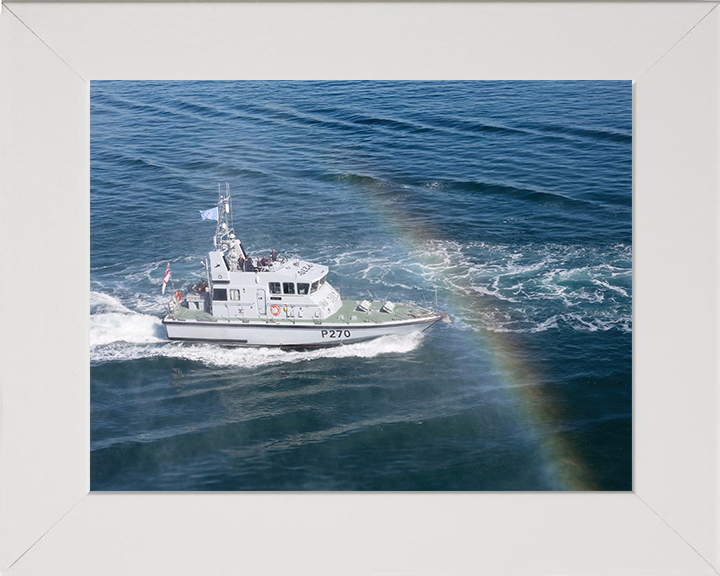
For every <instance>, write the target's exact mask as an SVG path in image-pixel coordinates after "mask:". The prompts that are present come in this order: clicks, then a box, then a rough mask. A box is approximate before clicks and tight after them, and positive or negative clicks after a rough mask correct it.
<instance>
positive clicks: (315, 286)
mask: <svg viewBox="0 0 720 576" xmlns="http://www.w3.org/2000/svg"><path fill="white" fill-rule="evenodd" d="M317 288H318V283H317V282H313V283H312V288H310V294H313V293H314V292H317Z"/></svg>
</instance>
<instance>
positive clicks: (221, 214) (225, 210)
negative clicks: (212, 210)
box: [213, 182, 235, 250]
mask: <svg viewBox="0 0 720 576" xmlns="http://www.w3.org/2000/svg"><path fill="white" fill-rule="evenodd" d="M217 210H218V219H217V226H215V237H214V238H213V243H214V245H215V250H220V249H225V248H229V247H230V244H231V243H232V241H233V240H235V232H234V230H233V219H232V205H231V203H230V184H228V183H227V182H225V195H224V196H223V194H222V189H221V185H220V183H219V182H218V204H217Z"/></svg>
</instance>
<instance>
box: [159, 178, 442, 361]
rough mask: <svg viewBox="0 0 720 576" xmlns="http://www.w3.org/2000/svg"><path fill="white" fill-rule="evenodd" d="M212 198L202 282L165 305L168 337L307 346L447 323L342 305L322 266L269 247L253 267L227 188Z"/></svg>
mask: <svg viewBox="0 0 720 576" xmlns="http://www.w3.org/2000/svg"><path fill="white" fill-rule="evenodd" d="M218 196H219V201H218V204H217V208H216V209H212V210H210V211H208V212H209V213H211V215H210V218H211V219H217V226H216V228H215V236H214V238H213V250H211V251H210V252H209V254H208V258H207V259H206V260H205V261H204V264H205V269H206V272H207V278H206V280H205V281H204V282H200V283H198V284H195V285H194V286H192V287H190V288H189V289H188V290H187V291H186V293H185V294H183V293H182V292H181V291H180V290H177V291H176V292H175V294H174V296H173V298H172V299H171V300H170V301H169V302H168V314H167V316H166V317H165V319H164V320H163V321H162V323H163V325H164V326H165V332H166V334H167V337H168V339H169V340H186V341H200V342H216V343H223V344H235V345H245V346H275V347H281V348H311V347H321V346H333V345H338V344H350V343H355V342H362V341H364V340H370V339H373V338H378V337H380V336H386V335H388V334H409V333H412V332H420V331H424V330H427V329H428V328H429V327H430V326H432V325H433V324H435V322H437V321H438V320H441V319H444V320H447V314H443V313H439V312H437V311H432V310H428V309H426V308H421V307H419V306H415V305H414V304H400V303H394V302H390V301H376V300H343V299H342V298H340V295H339V294H338V293H337V291H336V290H335V289H334V288H333V287H332V286H330V284H329V283H328V282H327V280H326V278H327V274H328V267H327V266H322V265H320V264H315V263H312V262H307V261H305V260H301V259H299V258H296V257H293V258H287V257H283V258H280V257H278V256H277V255H276V254H275V252H274V250H273V255H272V258H271V259H270V260H269V261H267V262H265V263H264V265H260V266H256V265H255V263H254V262H253V261H252V259H251V258H250V257H249V255H248V253H247V251H246V250H245V249H244V248H243V245H242V243H241V242H240V240H239V239H238V238H236V237H235V232H234V230H233V220H232V204H231V198H230V189H229V186H228V185H227V184H226V189H225V194H223V193H222V191H221V190H220V191H219V192H218ZM215 210H217V212H215ZM248 261H249V263H248Z"/></svg>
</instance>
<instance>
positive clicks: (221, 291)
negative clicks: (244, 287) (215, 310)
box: [213, 288, 227, 300]
mask: <svg viewBox="0 0 720 576" xmlns="http://www.w3.org/2000/svg"><path fill="white" fill-rule="evenodd" d="M213 300H227V288H215V289H214V290H213Z"/></svg>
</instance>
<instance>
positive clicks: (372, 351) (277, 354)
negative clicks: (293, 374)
mask: <svg viewBox="0 0 720 576" xmlns="http://www.w3.org/2000/svg"><path fill="white" fill-rule="evenodd" d="M136 316H142V315H136ZM156 320H157V319H156ZM125 322H126V323H128V319H125ZM157 322H158V325H160V322H159V320H157ZM129 323H130V324H132V325H133V328H130V327H129V326H127V325H126V327H125V330H124V331H125V333H126V335H127V337H130V338H133V337H134V338H136V339H137V338H142V337H147V339H146V340H141V341H139V342H138V341H137V340H135V341H133V340H121V339H119V338H116V339H115V340H112V341H111V342H110V343H109V345H106V346H102V345H99V344H96V345H94V346H91V351H90V358H91V361H92V362H93V363H104V362H111V361H128V360H137V359H141V358H154V357H163V358H181V359H184V360H190V361H193V362H200V363H202V364H205V365H207V366H212V367H217V368H230V367H235V368H246V369H250V368H258V367H261V366H267V365H273V364H278V363H297V362H308V361H312V360H317V359H321V358H374V357H377V356H380V355H382V354H404V353H407V352H410V351H411V350H414V349H415V348H416V347H417V346H418V345H419V344H420V341H421V340H422V334H409V335H402V336H384V337H382V338H377V339H375V340H370V341H368V342H361V343H358V344H348V345H343V346H337V347H333V348H320V349H317V350H310V351H289V352H288V351H284V350H280V349H277V348H245V347H228V346H217V345H214V344H201V343H195V344H190V343H177V342H167V341H166V340H163V339H162V338H157V337H155V338H153V337H152V335H151V334H150V333H149V332H148V331H147V330H146V331H145V332H143V331H142V329H140V326H139V324H135V323H134V321H132V320H131V321H129ZM151 328H152V327H151ZM136 329H137V330H136ZM160 329H162V326H160ZM163 342H164V343H163ZM158 343H161V344H158Z"/></svg>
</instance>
